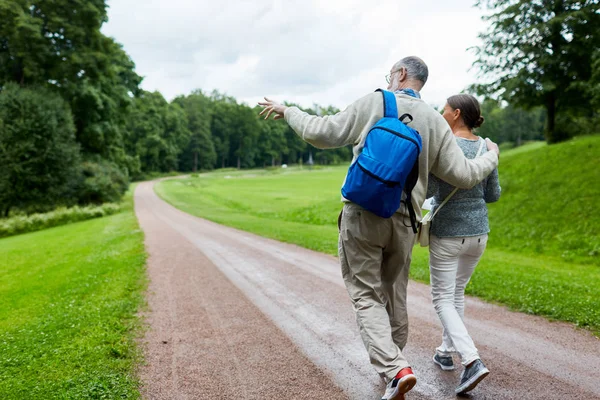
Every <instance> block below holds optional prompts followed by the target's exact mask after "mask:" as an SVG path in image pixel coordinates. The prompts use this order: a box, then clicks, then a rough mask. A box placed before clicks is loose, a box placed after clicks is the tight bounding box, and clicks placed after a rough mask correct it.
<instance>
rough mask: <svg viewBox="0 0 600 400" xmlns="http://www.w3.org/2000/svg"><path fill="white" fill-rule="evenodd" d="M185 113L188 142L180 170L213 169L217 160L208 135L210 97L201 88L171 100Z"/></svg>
mask: <svg viewBox="0 0 600 400" xmlns="http://www.w3.org/2000/svg"><path fill="white" fill-rule="evenodd" d="M173 102H174V103H176V104H178V105H179V106H180V107H181V108H182V109H183V110H184V111H185V114H186V115H187V120H188V130H189V131H190V138H189V142H188V143H187V145H186V146H185V148H184V150H183V154H182V156H181V159H180V168H179V169H180V170H181V171H193V172H196V171H198V169H213V168H214V167H215V163H216V161H217V153H216V151H215V145H214V143H213V140H212V138H211V135H210V112H211V110H210V106H211V103H210V99H209V98H207V97H206V96H204V94H203V93H202V91H201V90H195V91H193V92H192V93H191V94H190V95H188V96H179V97H177V98H175V99H174V100H173Z"/></svg>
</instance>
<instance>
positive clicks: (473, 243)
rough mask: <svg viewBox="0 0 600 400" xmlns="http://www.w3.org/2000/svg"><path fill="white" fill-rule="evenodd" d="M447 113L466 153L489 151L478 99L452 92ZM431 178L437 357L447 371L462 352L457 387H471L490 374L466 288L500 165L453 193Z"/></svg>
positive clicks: (495, 197)
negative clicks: (473, 330) (469, 316)
mask: <svg viewBox="0 0 600 400" xmlns="http://www.w3.org/2000/svg"><path fill="white" fill-rule="evenodd" d="M443 117H444V119H445V120H446V121H447V122H448V124H449V125H450V128H451V129H452V132H453V133H454V135H455V136H456V142H457V143H458V145H459V146H460V147H461V149H462V150H463V152H464V153H465V156H466V157H467V158H475V157H476V156H477V155H478V153H479V154H483V153H484V152H486V151H487V149H486V146H485V143H483V142H484V140H483V138H480V137H479V136H477V135H476V134H474V133H473V130H474V129H476V128H478V127H480V126H481V124H482V123H483V117H482V116H481V110H480V107H479V102H478V101H477V99H475V98H474V97H473V96H470V95H467V94H459V95H456V96H452V97H450V98H448V102H447V104H446V105H445V107H444V113H443ZM429 182H430V184H429V188H428V196H427V197H431V196H433V197H434V200H433V210H432V211H431V212H435V211H436V209H437V208H440V206H441V208H440V209H439V212H438V213H437V214H435V217H434V219H433V221H432V223H431V237H430V245H429V246H430V249H429V266H430V267H429V270H430V274H431V294H432V297H433V305H434V307H435V310H436V312H437V314H438V316H439V317H440V320H441V322H442V325H443V328H444V329H443V334H442V344H441V345H440V346H439V347H438V348H437V349H436V352H435V355H434V357H433V361H434V362H435V363H436V364H437V365H438V366H439V367H440V368H441V369H443V370H445V371H446V370H453V369H454V363H453V360H452V353H454V352H456V353H458V354H459V355H460V358H461V363H462V365H463V366H464V367H465V369H464V371H463V372H462V375H461V378H460V383H459V385H458V387H457V388H456V390H455V391H456V393H466V392H468V391H470V390H473V389H474V388H475V386H477V384H478V383H479V382H480V381H481V380H482V379H483V378H485V377H486V376H487V375H488V374H489V370H488V369H487V368H486V367H485V365H484V364H483V362H482V361H481V359H480V358H479V353H478V352H477V348H476V347H475V344H474V343H473V340H472V339H471V337H470V336H469V333H468V332H467V328H466V327H465V325H464V323H463V317H464V293H465V287H466V285H467V283H468V282H469V279H471V275H472V274H473V271H474V270H475V267H476V266H477V263H478V262H479V259H480V258H481V256H482V255H483V252H484V250H485V247H486V244H487V239H488V232H489V231H490V229H489V223H488V216H487V206H486V203H492V202H495V201H498V199H499V198H500V184H499V181H498V170H495V171H494V172H492V173H491V174H490V175H489V176H488V177H487V178H486V179H484V180H483V182H481V183H480V184H478V185H477V186H475V187H473V188H472V189H469V190H458V191H456V192H455V193H454V194H452V192H453V191H454V189H455V188H454V187H453V186H451V185H449V184H447V183H445V182H443V181H441V180H439V179H438V178H436V177H435V176H430V180H429ZM451 194H452V195H451ZM449 195H451V197H449ZM448 197H449V199H448V201H447V203H446V204H444V205H442V203H443V202H444V200H445V199H446V198H448Z"/></svg>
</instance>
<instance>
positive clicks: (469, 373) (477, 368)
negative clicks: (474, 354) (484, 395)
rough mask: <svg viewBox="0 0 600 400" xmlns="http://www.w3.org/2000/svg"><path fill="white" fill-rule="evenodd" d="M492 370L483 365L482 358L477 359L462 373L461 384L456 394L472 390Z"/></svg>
mask: <svg viewBox="0 0 600 400" xmlns="http://www.w3.org/2000/svg"><path fill="white" fill-rule="evenodd" d="M489 373H490V371H489V370H488V369H487V368H486V367H485V365H483V362H481V360H475V361H473V362H472V363H471V365H469V366H468V367H467V368H465V370H464V371H463V372H462V374H461V375H460V384H459V385H458V387H457V388H456V390H455V392H456V394H462V393H467V392H470V391H471V390H473V389H475V386H477V384H478V383H479V382H481V381H482V379H483V378H485V377H486V376H488V374H489Z"/></svg>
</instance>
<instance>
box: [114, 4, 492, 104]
mask: <svg viewBox="0 0 600 400" xmlns="http://www.w3.org/2000/svg"><path fill="white" fill-rule="evenodd" d="M474 2H475V0H452V1H449V0H373V1H365V0H305V1H297V0H289V1H283V0H254V1H241V0H237V1H233V0H219V1H215V0H211V1H207V0H145V1H143V2H142V1H139V0H109V1H108V5H109V7H110V8H109V11H108V16H109V22H108V23H107V24H105V25H104V27H103V32H104V33H105V34H107V35H109V36H112V37H114V38H115V39H116V40H117V41H118V42H119V43H121V44H122V45H123V46H124V48H125V51H127V53H129V55H130V56H131V57H132V59H133V61H134V62H135V63H136V69H137V72H138V74H140V75H141V76H143V77H144V81H143V83H142V87H143V88H144V89H146V90H151V91H152V90H159V91H160V92H161V93H162V94H163V95H164V96H165V97H166V98H167V99H168V100H171V99H172V98H173V97H175V96H177V95H179V94H188V93H189V92H190V91H192V90H194V89H202V90H203V91H205V92H209V91H212V90H213V89H217V90H219V91H220V92H224V93H226V94H228V95H231V96H234V97H235V98H237V99H238V100H239V101H244V102H246V103H248V104H251V105H254V104H255V103H256V101H258V100H259V99H261V98H262V97H263V96H265V95H266V96H270V97H272V98H274V99H277V100H281V101H283V100H287V101H293V102H296V103H299V104H301V105H304V106H311V105H312V104H313V103H317V104H320V105H324V106H325V105H334V106H336V107H338V108H341V109H343V108H345V107H346V106H347V105H348V104H350V103H351V102H352V101H354V100H356V99H357V98H359V97H361V96H363V95H365V94H366V93H368V92H370V91H373V90H375V89H376V88H378V87H386V86H387V85H386V82H385V75H386V74H387V73H388V72H389V70H390V68H391V66H392V65H393V64H394V63H395V62H396V61H397V60H399V59H400V58H402V57H405V56H408V55H416V56H419V57H421V58H423V60H424V61H425V62H426V63H427V64H428V66H429V81H428V82H427V84H426V85H425V88H424V89H423V91H422V95H423V98H424V100H425V101H427V102H429V103H431V104H433V105H436V106H440V105H443V104H444V103H445V99H446V98H447V97H448V96H450V95H452V94H456V93H458V92H460V91H461V90H463V89H464V88H465V87H466V86H467V85H469V84H471V83H473V82H474V80H475V75H476V71H474V70H472V71H470V72H469V68H470V66H471V64H472V62H473V60H474V55H473V53H472V52H468V51H467V48H468V47H470V46H474V45H477V44H479V40H478V38H477V34H478V33H479V32H480V31H482V30H483V29H484V28H485V26H486V25H485V23H484V22H483V21H481V15H482V11H481V10H480V9H478V8H474V7H473V4H474Z"/></svg>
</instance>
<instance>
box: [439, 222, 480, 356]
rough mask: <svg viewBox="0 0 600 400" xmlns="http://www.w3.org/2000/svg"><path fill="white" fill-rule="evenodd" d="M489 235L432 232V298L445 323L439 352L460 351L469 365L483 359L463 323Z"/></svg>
mask: <svg viewBox="0 0 600 400" xmlns="http://www.w3.org/2000/svg"><path fill="white" fill-rule="evenodd" d="M487 240H488V235H487V234H486V235H480V236H471V237H452V238H439V237H437V236H434V235H431V240H430V243H429V271H430V276H431V297H432V299H433V305H434V307H435V311H436V312H437V314H438V316H439V317H440V321H441V322H442V326H443V332H442V344H441V345H440V346H439V347H438V348H437V349H436V350H437V352H438V354H440V355H442V356H444V355H450V354H451V353H453V352H455V351H456V352H457V353H458V354H459V355H460V358H461V363H462V364H463V365H465V366H466V365H468V364H470V363H471V362H473V361H475V360H476V359H478V358H479V353H478V351H477V348H476V347H475V343H473V340H472V339H471V336H469V332H468V331H467V328H466V327H465V324H464V322H463V319H464V313H465V311H464V310H465V287H466V286H467V283H469V280H470V279H471V275H473V271H474V270H475V267H476V266H477V263H478V262H479V260H480V259H481V256H482V255H483V252H484V251H485V248H486V245H487Z"/></svg>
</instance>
